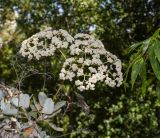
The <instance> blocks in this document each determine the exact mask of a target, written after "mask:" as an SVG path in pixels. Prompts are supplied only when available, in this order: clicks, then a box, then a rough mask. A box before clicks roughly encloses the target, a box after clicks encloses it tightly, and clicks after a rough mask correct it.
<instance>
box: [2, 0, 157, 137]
mask: <svg viewBox="0 0 160 138" xmlns="http://www.w3.org/2000/svg"><path fill="white" fill-rule="evenodd" d="M159 7H160V1H159V0H0V47H1V48H0V82H1V83H5V84H7V85H11V86H14V87H16V86H17V83H18V82H17V77H16V75H15V74H16V73H15V69H14V68H13V64H14V61H15V56H14V55H16V53H17V51H18V49H19V47H20V44H21V42H22V41H23V40H25V39H26V38H28V37H30V36H31V35H33V34H35V33H37V32H39V31H41V30H43V29H45V28H47V27H52V28H53V29H65V30H67V31H68V32H69V33H70V34H71V35H75V34H76V33H80V32H81V33H89V34H93V35H95V36H96V37H97V38H99V39H100V40H101V41H102V42H103V43H104V45H105V47H106V49H107V50H109V51H110V52H112V53H114V54H115V55H117V56H118V57H119V58H120V59H121V60H122V63H123V73H124V78H125V81H124V85H123V86H121V87H120V88H114V89H110V88H105V89H102V88H101V87H98V88H97V90H96V91H94V92H84V93H80V94H81V95H79V96H75V94H69V95H67V94H66V93H67V92H68V91H69V90H68V89H69V88H68V85H67V84H64V85H63V86H61V87H59V86H58V88H61V89H60V92H59V93H58V94H57V97H55V96H54V95H55V94H56V92H57V89H58V88H57V86H55V84H56V83H57V79H56V75H55V76H52V77H51V78H48V79H47V80H46V87H45V91H46V92H47V93H48V94H49V95H53V98H55V99H63V98H64V99H66V100H68V101H73V102H75V103H76V104H77V105H78V107H77V106H75V107H74V106H71V107H70V108H69V109H68V110H67V112H66V113H65V114H63V115H62V114H60V115H59V116H58V117H57V118H55V120H54V121H55V122H57V123H58V124H61V125H62V126H63V128H64V130H65V131H64V132H62V133H58V132H48V133H50V134H52V135H54V136H55V137H71V138H81V137H82V138H90V137H93V138H94V137H98V138H151V137H153V138H160V99H159V98H160V86H159V85H160V83H159V81H160V80H159V77H158V75H157V73H158V74H160V73H159V72H160V66H159V62H160V61H156V63H155V62H154V61H153V58H152V56H150V54H149V53H150V52H146V51H145V52H144V48H145V46H146V45H147V48H148V46H150V45H151V44H153V45H154V44H155V39H156V40H157V41H158V44H157V45H158V46H159V47H160V43H159V31H158V33H157V34H155V35H153V34H154V32H155V31H156V30H158V28H159V27H160V8H159ZM151 38H153V39H154V40H153V42H152V43H147V42H146V41H143V40H148V39H151ZM137 42H141V43H138V45H133V44H135V43H137ZM131 45H132V47H130V46H131ZM130 48H131V50H130ZM128 49H129V50H128ZM142 49H143V50H142ZM139 51H142V52H144V53H143V55H141V56H140V58H141V59H137V60H136V61H134V59H135V57H137V56H138V55H136V54H137V53H139ZM149 51H151V50H149ZM159 52H160V51H159ZM140 53H141V52H140ZM148 56H149V58H148ZM142 58H143V59H142ZM149 59H150V61H149ZM142 60H143V63H145V70H142V71H140V69H139V68H141V67H142V66H141V64H140V63H142V62H140V61H142ZM152 61H153V62H154V63H153V62H152ZM49 62H50V64H49V65H48V66H47V72H54V74H56V71H57V69H58V66H57V63H56V61H52V59H49ZM132 62H134V63H133V64H131V63H132ZM150 63H151V64H150ZM28 64H30V65H28ZM155 64H156V67H157V68H156V67H155ZM33 66H34V68H37V69H38V70H39V71H43V63H42V64H39V63H37V64H35V63H24V67H25V68H27V69H28V70H29V69H30V68H32V67H33ZM128 67H130V68H128ZM142 68H143V67H142ZM152 68H153V70H152ZM16 69H17V70H20V69H19V67H18V66H16ZM141 72H143V73H144V72H145V75H144V74H143V73H141ZM138 75H139V76H138ZM142 76H146V77H145V79H144V78H143V77H142ZM42 85H43V76H42V78H41V77H39V76H36V75H32V76H31V77H28V78H27V79H26V80H25V81H24V83H23V84H22V90H24V91H26V92H28V93H30V94H37V93H38V92H39V91H41V88H42ZM63 87H64V88H63ZM66 97H68V99H67V98H66ZM85 106H87V108H89V109H90V112H89V113H88V112H86V111H85V109H84V107H85Z"/></svg>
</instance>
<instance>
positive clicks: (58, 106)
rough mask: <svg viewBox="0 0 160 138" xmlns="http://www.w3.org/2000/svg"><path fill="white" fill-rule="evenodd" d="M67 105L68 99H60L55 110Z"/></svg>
mask: <svg viewBox="0 0 160 138" xmlns="http://www.w3.org/2000/svg"><path fill="white" fill-rule="evenodd" d="M65 105H66V101H60V102H58V103H56V104H55V106H54V112H55V111H57V110H59V109H60V108H62V107H63V106H65Z"/></svg>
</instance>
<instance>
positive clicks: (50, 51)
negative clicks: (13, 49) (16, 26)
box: [19, 29, 74, 60]
mask: <svg viewBox="0 0 160 138" xmlns="http://www.w3.org/2000/svg"><path fill="white" fill-rule="evenodd" d="M73 41H74V39H73V37H72V36H71V35H69V34H68V32H67V31H65V30H62V29H60V30H52V29H47V30H45V31H42V32H39V33H36V34H35V35H33V36H31V37H30V38H28V39H26V40H24V41H23V42H22V45H21V49H20V51H19V52H20V54H21V55H22V56H23V57H27V58H28V59H29V60H31V59H33V58H36V59H37V60H39V59H40V58H41V57H48V56H53V55H54V53H55V51H56V49H60V48H63V49H67V48H68V46H69V45H70V44H71V43H72V42H73Z"/></svg>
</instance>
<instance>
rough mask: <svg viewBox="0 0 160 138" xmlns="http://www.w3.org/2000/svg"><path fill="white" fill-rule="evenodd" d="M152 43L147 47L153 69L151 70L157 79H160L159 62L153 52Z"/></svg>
mask: <svg viewBox="0 0 160 138" xmlns="http://www.w3.org/2000/svg"><path fill="white" fill-rule="evenodd" d="M154 48H155V47H154V45H151V46H150V47H149V60H150V63H151V66H152V69H153V72H154V74H155V76H156V77H157V79H158V80H160V63H159V62H158V60H157V58H156V56H155V53H154Z"/></svg>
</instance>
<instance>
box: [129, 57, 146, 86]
mask: <svg viewBox="0 0 160 138" xmlns="http://www.w3.org/2000/svg"><path fill="white" fill-rule="evenodd" d="M143 63H144V60H143V58H142V57H141V58H139V59H138V60H137V61H135V63H134V64H133V66H132V72H131V82H132V88H133V86H134V83H135V81H136V79H137V77H138V75H139V74H140V72H141V70H142V67H143Z"/></svg>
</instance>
